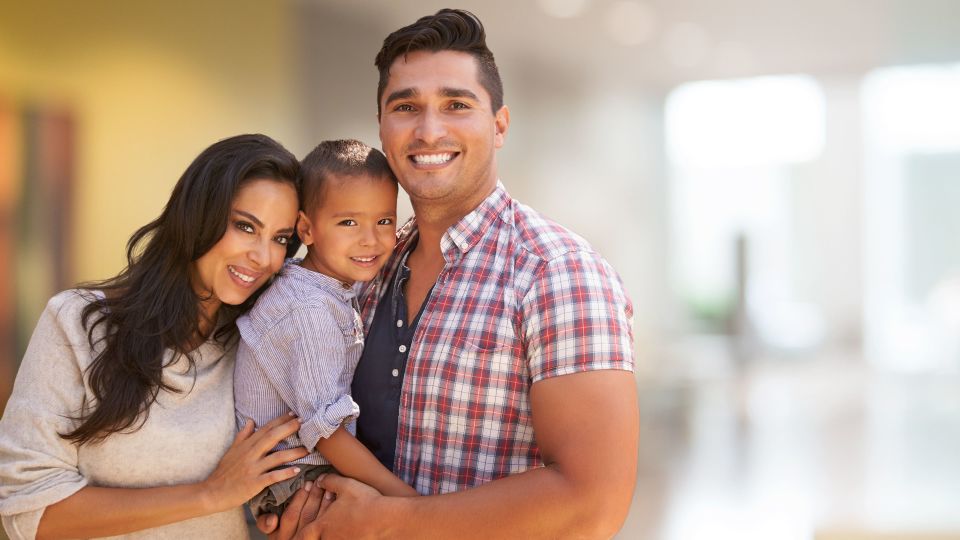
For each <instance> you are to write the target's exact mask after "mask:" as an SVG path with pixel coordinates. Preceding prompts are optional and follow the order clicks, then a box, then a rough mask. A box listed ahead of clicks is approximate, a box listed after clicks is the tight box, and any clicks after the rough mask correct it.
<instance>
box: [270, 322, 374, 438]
mask: <svg viewBox="0 0 960 540" xmlns="http://www.w3.org/2000/svg"><path fill="white" fill-rule="evenodd" d="M346 339H347V338H346V336H345V335H344V331H343V330H342V329H341V328H340V326H339V325H338V324H337V322H336V319H335V318H334V316H333V315H332V314H331V312H330V310H329V309H326V308H323V307H317V308H313V307H310V308H306V307H305V308H301V309H296V310H294V311H292V312H291V313H290V314H289V315H288V316H287V317H285V318H284V319H283V320H282V321H281V322H280V323H279V324H277V325H276V327H275V328H274V330H273V331H271V332H270V333H269V336H268V338H267V339H264V340H263V341H262V342H261V345H260V347H258V349H257V351H256V353H255V356H256V360H257V361H258V362H259V363H260V365H261V367H262V368H263V371H264V373H265V374H266V375H267V377H268V378H269V379H270V381H271V383H272V384H273V386H274V388H276V389H277V392H278V393H279V394H280V396H281V398H282V399H283V400H284V402H285V403H286V404H287V406H288V407H290V409H291V410H292V411H293V412H294V413H296V414H297V416H298V417H299V418H300V421H301V425H300V432H299V436H300V441H301V443H303V445H304V446H305V447H306V448H307V449H308V450H310V451H313V450H314V449H315V447H316V445H317V442H318V441H319V440H320V439H321V438H327V437H329V436H330V435H332V434H333V432H334V431H336V430H337V428H338V427H340V426H341V425H343V424H344V423H346V422H350V421H352V420H354V419H356V417H357V416H358V415H359V414H360V407H359V406H358V405H357V404H356V402H354V401H353V398H352V397H351V396H350V381H351V378H352V376H353V368H354V366H349V365H347V362H348V358H347V357H348V355H347V352H346Z"/></svg>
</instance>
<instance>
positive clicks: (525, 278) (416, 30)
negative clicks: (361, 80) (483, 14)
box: [261, 9, 638, 539]
mask: <svg viewBox="0 0 960 540" xmlns="http://www.w3.org/2000/svg"><path fill="white" fill-rule="evenodd" d="M376 64H377V67H378V68H379V70H380V85H379V89H378V111H379V116H378V117H379V122H380V139H381V143H382V146H383V151H384V153H385V154H386V155H387V159H388V160H389V162H390V166H391V168H392V169H393V170H394V172H395V173H396V175H397V177H398V179H399V181H400V184H401V185H402V186H403V188H404V190H405V191H406V192H407V193H408V194H409V196H410V200H411V203H412V205H413V209H414V212H415V219H414V220H412V221H411V222H410V223H408V224H407V226H405V227H404V228H403V229H402V230H401V231H400V233H399V235H398V236H399V243H398V245H397V248H396V249H395V251H394V254H393V255H392V258H391V260H390V262H389V263H388V264H387V267H386V268H385V270H384V272H383V274H382V275H381V276H380V278H379V279H378V280H377V281H375V282H374V283H373V285H372V286H371V287H370V289H369V290H368V291H367V295H366V296H365V298H364V300H363V314H364V319H365V322H366V324H367V327H368V338H367V345H366V349H365V351H364V354H363V358H362V359H361V361H360V365H359V367H358V369H357V373H356V375H355V377H354V383H353V394H354V399H355V400H356V401H357V402H358V404H359V405H360V410H361V414H360V420H359V423H358V438H360V440H362V441H363V442H364V443H365V444H366V445H367V446H368V447H369V448H370V449H371V450H372V451H373V452H374V454H375V455H376V456H377V457H378V458H379V459H380V460H381V461H382V462H383V463H384V464H385V465H387V467H389V468H391V469H392V470H393V472H394V473H395V474H397V475H398V476H399V477H400V478H401V479H403V480H404V481H406V482H408V483H411V484H412V485H413V486H414V487H415V488H416V489H417V491H419V492H420V493H421V494H423V495H426V496H423V497H414V498H398V497H384V496H381V495H380V494H379V493H377V492H376V491H375V490H374V489H372V488H370V487H368V486H366V485H364V484H361V483H359V482H357V481H355V480H352V479H349V478H344V477H340V476H336V475H330V476H327V477H326V478H324V479H323V480H322V481H319V482H318V485H319V486H320V487H321V488H322V489H323V490H325V492H326V493H327V494H328V496H329V494H330V493H333V494H335V495H336V499H335V500H334V501H333V502H332V503H330V502H329V501H330V499H329V498H328V499H327V501H325V504H324V507H323V509H322V511H321V512H320V515H319V517H317V518H316V520H315V521H313V522H312V523H310V524H309V525H306V526H304V527H302V529H301V531H300V536H298V537H302V538H319V537H322V538H325V539H327V538H341V537H347V538H364V537H384V538H404V537H431V538H433V537H440V538H444V537H457V538H464V537H473V536H477V537H485V538H489V537H493V538H500V537H522V538H538V537H546V538H557V537H568V536H569V537H610V536H612V535H613V534H615V533H616V532H617V531H618V530H619V529H620V527H621V526H622V524H623V521H624V519H625V518H626V515H627V511H628V509H629V506H630V500H631V496H632V493H633V488H634V483H635V477H636V458H637V439H638V412H637V401H636V387H635V383H634V378H633V373H632V371H633V355H632V347H633V345H632V334H631V330H630V318H631V316H632V308H631V306H630V303H629V300H628V299H627V298H626V295H625V294H624V292H623V289H622V285H621V284H620V281H619V278H618V277H617V276H616V274H615V272H614V271H613V269H612V268H611V267H610V266H609V265H608V264H607V263H606V262H605V261H604V260H603V259H602V258H600V256H599V255H597V254H596V253H595V252H594V251H593V250H592V249H591V248H590V247H589V245H587V244H586V242H585V241H584V240H582V239H581V238H579V237H577V236H576V235H574V234H572V233H570V232H569V231H567V230H565V229H563V228H562V227H560V226H558V225H556V224H554V223H552V222H550V221H548V220H546V219H544V218H543V217H541V216H540V215H539V214H537V213H536V212H535V211H533V210H531V209H530V208H528V207H525V206H523V205H521V204H519V203H517V202H516V201H514V200H512V199H511V198H510V196H509V195H508V194H507V192H506V191H505V189H504V187H503V185H502V184H501V183H500V182H499V176H498V171H497V163H496V150H497V149H498V148H500V147H501V146H502V145H503V143H504V139H505V137H506V134H507V129H508V127H509V124H510V114H509V111H508V109H507V107H506V106H504V105H503V90H502V85H501V82H500V77H499V73H498V72H497V67H496V64H495V62H494V59H493V55H492V54H491V53H490V51H489V49H487V47H486V44H485V35H484V29H483V26H482V24H481V23H480V21H479V20H478V19H477V18H476V17H475V16H473V15H472V14H470V13H469V12H465V11H460V10H449V9H444V10H441V11H439V12H437V13H436V14H435V15H432V16H427V17H423V18H421V19H420V20H418V21H417V22H416V23H414V24H412V25H410V26H408V27H405V28H402V29H400V30H397V31H396V32H394V33H393V34H391V35H390V36H388V37H387V39H386V40H385V41H384V45H383V48H382V49H381V51H380V53H379V54H378V55H377V59H376ZM312 493H313V494H314V501H315V502H317V503H318V501H319V499H318V498H317V495H318V494H319V493H321V490H319V489H314V490H313V492H312ZM304 498H305V496H301V498H300V502H299V504H303V499H304ZM315 506H316V505H314V508H312V509H311V511H310V512H308V513H309V514H310V517H311V518H312V517H313V514H314V513H315V511H316V508H315ZM287 514H291V515H285V516H284V518H283V520H282V521H283V522H284V523H282V524H281V527H283V528H287V527H295V526H296V525H297V524H296V521H297V515H296V512H287ZM300 521H305V520H304V519H302V517H301V519H300ZM261 525H263V524H261Z"/></svg>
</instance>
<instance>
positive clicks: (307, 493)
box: [257, 475, 333, 540]
mask: <svg viewBox="0 0 960 540" xmlns="http://www.w3.org/2000/svg"><path fill="white" fill-rule="evenodd" d="M322 478H323V476H322V475H321V476H320V477H319V478H317V482H319V481H320V479H322ZM331 502H333V494H332V493H329V492H325V491H324V490H323V489H321V488H319V487H318V486H317V485H316V484H314V483H312V482H307V483H305V484H304V486H303V488H302V489H298V490H297V492H296V493H295V494H294V495H293V497H291V498H290V502H289V504H288V505H287V509H286V510H285V511H284V513H283V516H280V517H279V518H278V517H277V515H276V514H262V515H260V516H259V517H258V518H257V529H259V530H260V532H262V533H264V534H266V535H268V536H269V538H270V540H290V539H291V538H293V537H294V535H295V534H297V533H298V532H300V531H301V530H302V529H303V528H304V527H305V526H306V525H307V524H309V523H311V522H313V521H314V520H315V519H316V518H317V516H319V515H321V514H323V513H324V512H325V511H326V509H327V507H329V506H330V503H331ZM278 522H279V526H278Z"/></svg>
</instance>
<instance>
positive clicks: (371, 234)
mask: <svg viewBox="0 0 960 540" xmlns="http://www.w3.org/2000/svg"><path fill="white" fill-rule="evenodd" d="M359 240H360V245H361V246H363V247H369V246H372V245H374V244H376V243H377V235H376V231H375V230H374V228H373V227H360V239H359Z"/></svg>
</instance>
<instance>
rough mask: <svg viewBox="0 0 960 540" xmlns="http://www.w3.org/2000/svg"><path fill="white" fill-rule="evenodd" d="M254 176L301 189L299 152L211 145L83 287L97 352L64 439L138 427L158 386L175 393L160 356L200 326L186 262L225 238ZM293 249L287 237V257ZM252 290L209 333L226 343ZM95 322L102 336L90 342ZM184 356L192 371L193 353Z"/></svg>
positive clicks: (248, 143) (180, 346) (247, 139)
mask: <svg viewBox="0 0 960 540" xmlns="http://www.w3.org/2000/svg"><path fill="white" fill-rule="evenodd" d="M254 179H272V180H277V181H280V182H288V183H290V184H291V185H293V186H294V187H295V188H297V192H298V193H299V191H300V189H299V164H298V162H297V159H296V157H294V156H293V154H291V153H290V152H288V151H287V150H286V149H285V148H283V146H281V145H280V144H279V143H277V142H276V141H274V140H273V139H271V138H269V137H267V136H264V135H238V136H236V137H231V138H229V139H224V140H222V141H220V142H218V143H216V144H214V145H212V146H210V147H209V148H207V149H206V150H204V151H203V152H202V153H201V154H200V155H199V156H197V158H196V159H195V160H193V163H191V164H190V166H189V167H188V168H187V170H186V172H184V173H183V176H181V177H180V180H179V181H178V182H177V185H176V186H175V187H174V188H173V193H172V194H171V195H170V200H169V201H167V206H166V207H165V208H164V209H163V213H161V214H160V217H158V218H157V219H155V220H153V221H151V222H150V223H148V224H146V225H144V226H143V227H141V228H140V229H139V230H137V232H135V233H134V234H133V236H131V237H130V240H129V241H128V242H127V267H126V268H125V269H124V270H123V271H122V272H120V274H118V275H117V276H115V277H113V278H111V279H108V280H105V281H102V282H97V283H94V284H87V285H85V287H87V288H89V289H92V290H95V291H100V292H101V294H97V295H96V298H95V299H94V300H93V301H92V302H91V303H90V304H89V305H87V306H86V307H85V308H84V310H83V315H82V320H83V324H84V328H85V329H86V330H87V338H88V340H89V342H90V346H91V348H92V349H93V348H94V347H99V348H100V352H99V354H97V355H96V357H95V358H94V359H93V361H92V363H91V364H90V367H89V368H88V370H87V375H88V381H89V385H90V388H91V391H92V393H93V400H91V401H90V402H89V403H85V404H84V409H83V410H82V411H80V415H79V417H78V418H77V419H78V420H79V421H80V424H79V426H78V427H77V428H76V429H74V430H73V431H70V432H68V433H63V434H61V436H62V437H63V438H65V439H68V440H71V441H73V442H75V443H77V444H85V443H88V442H97V441H101V440H103V439H104V438H106V437H107V436H108V435H110V434H112V433H117V432H121V431H125V430H130V429H133V430H136V429H139V427H140V426H142V425H143V422H144V421H146V418H147V414H148V411H149V407H150V405H151V404H152V403H154V402H155V401H156V399H157V396H158V394H159V393H160V391H161V390H166V391H173V392H178V391H179V390H178V389H176V388H173V387H171V386H169V385H167V384H165V383H164V382H163V368H164V361H163V359H164V352H165V351H166V350H167V349H173V350H175V351H181V352H186V351H185V349H187V348H189V344H191V343H196V340H197V337H198V335H199V332H200V318H201V309H200V301H201V300H202V299H201V298H200V297H198V295H197V293H196V292H195V291H194V288H193V285H192V282H191V272H192V267H193V262H194V261H196V260H197V259H198V258H200V256H201V255H203V254H204V253H206V252H207V251H209V250H210V248H212V247H213V246H214V244H216V243H217V242H218V241H219V240H220V238H221V237H222V236H223V235H224V233H225V232H226V228H227V221H228V217H229V215H230V211H231V206H232V204H233V199H234V196H235V195H236V193H237V191H238V190H239V189H240V187H241V186H242V185H243V184H244V183H245V182H247V181H250V180H254ZM298 247H299V241H297V240H296V239H293V240H292V241H291V243H290V244H289V245H288V246H287V256H292V255H293V254H294V253H295V252H296V250H297V248H298ZM258 293H259V291H258ZM258 293H255V294H254V295H252V296H251V297H250V298H249V299H248V300H247V301H246V302H244V303H243V304H241V305H239V306H228V305H226V304H225V305H223V306H222V307H221V309H220V313H221V315H220V323H221V326H220V327H219V330H218V331H217V332H216V334H215V338H216V339H217V340H218V341H220V343H221V344H223V345H224V346H225V347H226V346H229V344H230V343H229V342H230V341H231V340H233V339H234V337H235V335H236V324H235V321H236V318H237V316H238V315H239V314H240V313H242V312H243V311H245V310H246V309H248V308H249V307H250V306H252V305H253V303H254V302H255V301H256V297H257V296H258V295H259V294H258ZM98 326H102V327H103V328H102V329H103V335H102V337H101V338H99V339H95V338H94V330H96V328H97V327H98ZM177 357H178V355H177V354H174V355H173V357H172V358H171V359H170V360H169V362H173V361H175V360H176V358H177ZM187 358H188V359H189V362H190V366H191V367H193V363H194V359H193V358H192V357H190V355H189V354H187ZM138 419H139V420H140V422H139V423H137V421H138ZM135 423H136V426H135V427H134V424H135Z"/></svg>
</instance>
